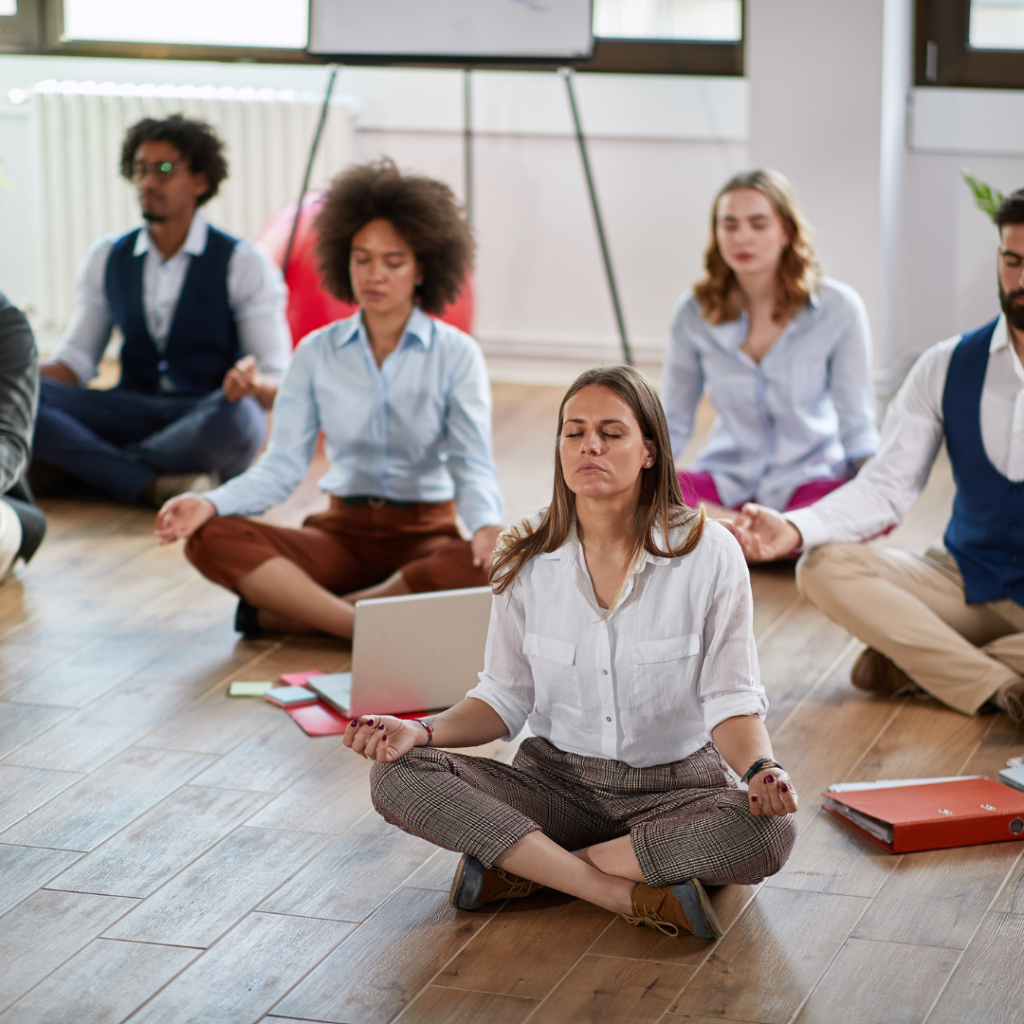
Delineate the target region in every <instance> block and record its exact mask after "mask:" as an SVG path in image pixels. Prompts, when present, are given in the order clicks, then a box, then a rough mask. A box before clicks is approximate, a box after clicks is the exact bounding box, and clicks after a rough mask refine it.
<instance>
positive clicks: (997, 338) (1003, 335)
mask: <svg viewBox="0 0 1024 1024" xmlns="http://www.w3.org/2000/svg"><path fill="white" fill-rule="evenodd" d="M1008 347H1011V346H1010V332H1009V331H1008V330H1007V329H1006V314H1005V313H1000V314H999V319H998V320H997V321H996V326H995V328H994V329H993V331H992V340H991V341H990V342H989V346H988V351H989V355H991V354H992V353H993V352H998V351H999V350H1000V349H1001V348H1008Z"/></svg>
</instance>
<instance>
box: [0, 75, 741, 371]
mask: <svg viewBox="0 0 1024 1024" xmlns="http://www.w3.org/2000/svg"><path fill="white" fill-rule="evenodd" d="M326 75H327V72H326V71H325V70H324V69H322V68H295V67H269V66H265V65H264V66H257V65H243V64H236V65H225V64H220V65H218V64H199V63H184V62H170V61H110V60H102V61H100V60H87V59H82V58H37V57H0V158H3V160H4V164H3V171H4V173H5V174H6V175H7V177H9V178H11V179H12V180H13V181H14V184H15V191H14V192H13V193H11V194H9V195H3V196H0V236H2V237H3V238H5V239H14V238H17V239H18V240H19V244H18V245H17V246H11V245H4V246H2V247H0V288H3V289H4V290H5V291H6V292H7V293H8V295H9V296H10V297H11V299H12V300H13V301H16V302H18V303H20V304H23V305H27V306H28V307H29V308H30V309H31V308H33V307H38V295H39V282H38V280H37V277H38V273H37V272H36V271H35V269H34V268H35V265H36V261H35V258H34V252H33V249H34V243H35V233H36V229H35V225H34V221H35V218H36V216H37V203H36V195H35V189H34V182H35V180H36V177H37V169H36V168H35V167H34V165H33V157H32V147H31V139H30V123H29V119H28V116H27V115H28V109H27V105H25V104H22V105H20V106H19V105H14V104H12V103H11V102H10V100H9V99H8V98H7V97H8V94H9V92H10V90H11V89H27V88H30V87H31V85H32V84H33V83H34V82H36V81H40V80H43V79H47V78H54V79H57V80H64V79H74V80H79V81H81V80H95V81H105V80H114V81H119V82H124V81H133V82H156V83H163V82H171V83H175V84H181V83H192V84H196V85H201V84H213V85H235V86H241V85H250V86H253V87H257V88H260V87H264V86H270V87H274V88H294V89H298V90H300V91H304V90H322V88H323V86H324V84H325V82H326ZM576 83H577V93H578V97H579V102H580V108H581V114H582V118H583V122H584V126H585V129H586V131H587V133H588V136H589V137H590V147H591V148H590V154H591V160H592V166H593V169H594V174H595V178H596V182H597V189H598V193H599V196H600V198H601V203H602V208H603V212H604V215H605V219H606V230H607V233H608V236H609V239H610V243H611V246H612V253H613V260H614V264H615V267H616V270H617V273H618V277H619V284H620V288H621V291H622V296H623V302H624V306H625V316H626V322H627V326H628V328H629V331H630V336H631V340H632V341H633V344H634V346H635V348H636V350H637V353H638V355H640V356H641V357H647V358H651V357H654V358H657V357H658V355H659V354H660V351H661V348H662V345H663V338H664V332H665V326H666V323H667V320H668V316H669V312H670V310H671V307H672V304H673V302H674V301H675V299H676V297H677V296H678V295H679V293H680V292H681V291H683V290H684V289H686V288H687V287H689V285H690V283H692V281H693V280H694V279H695V278H696V277H697V276H698V274H699V271H700V259H701V251H702V249H703V246H704V242H705V237H706V232H707V209H708V205H709V203H710V200H711V197H712V196H713V195H714V193H715V191H716V190H717V188H718V187H719V185H720V184H721V182H722V181H723V180H724V179H725V178H726V177H728V176H729V175H730V174H732V173H734V172H735V171H736V170H737V169H739V168H740V167H742V166H744V165H745V164H746V162H747V147H746V136H747V85H746V82H745V81H743V80H742V79H704V78H683V77H670V78H666V77H660V76H658V77H654V76H596V75H595V76H579V77H578V78H577V80H576ZM462 88H463V81H462V75H461V73H460V72H456V71H443V70H439V71H428V70H416V71H412V70H400V69H344V70H343V72H342V73H341V75H340V76H339V83H338V85H337V86H336V89H337V91H338V92H340V93H341V94H343V95H348V96H351V97H352V98H353V100H354V102H355V104H356V108H357V111H358V132H357V158H359V159H363V158H365V159H370V158H373V157H375V156H378V155H380V154H387V155H390V156H392V157H394V158H395V159H396V160H397V161H398V163H399V164H400V165H402V166H404V167H409V168H415V169H417V170H419V171H423V172H426V173H428V174H433V175H435V176H437V177H439V178H442V179H443V180H445V181H447V182H449V183H450V184H451V185H452V187H453V188H454V189H455V190H456V192H457V193H458V194H460V195H461V194H462V191H463V186H464V181H463V179H464V174H463V149H462V127H463V125H462ZM473 89H474V127H475V129H476V132H477V135H476V139H475V144H474V153H475V167H476V172H475V196H476V202H475V214H476V229H477V239H478V243H479V256H478V266H477V285H478V293H477V294H478V299H477V302H478V305H477V310H478V312H477V334H478V336H479V338H480V340H481V342H482V343H483V344H484V345H485V347H486V348H487V349H489V350H491V351H493V352H519V353H527V354H534V355H552V356H566V355H579V356H581V357H583V358H587V359H596V358H614V357H615V356H616V353H617V351H618V342H617V335H616V332H615V328H614V320H613V317H612V311H611V304H610V301H609V298H608V293H607V289H606V286H605V280H604V275H603V269H602V265H601V262H600V254H599V250H598V246H597V238H596V234H595V230H594V225H593V219H592V216H591V213H590V208H589V205H588V203H587V196H586V191H585V186H584V180H583V174H582V168H581V165H580V160H579V155H578V151H577V149H576V143H575V140H574V137H573V136H572V134H571V130H572V129H571V120H570V116H569V108H568V103H567V98H566V94H565V87H564V83H563V82H562V81H561V80H560V79H559V77H558V76H557V75H556V74H553V73H503V72H474V74H473ZM229 156H230V154H229ZM111 173H112V174H113V173H115V169H114V168H111ZM225 187H226V188H228V187H230V182H229V183H228V185H227V186H225ZM41 340H43V341H44V342H45V341H46V340H47V339H41Z"/></svg>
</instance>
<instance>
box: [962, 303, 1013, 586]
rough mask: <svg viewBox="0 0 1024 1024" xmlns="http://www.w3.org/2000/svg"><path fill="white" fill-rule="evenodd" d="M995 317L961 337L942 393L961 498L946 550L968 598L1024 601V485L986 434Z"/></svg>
mask: <svg viewBox="0 0 1024 1024" xmlns="http://www.w3.org/2000/svg"><path fill="white" fill-rule="evenodd" d="M995 326H996V321H995V320H993V321H992V322H991V323H989V324H986V325H985V326H984V327H979V328H978V330H976V331H971V332H970V333H969V334H965V335H964V336H963V338H961V340H960V343H959V344H958V345H957V346H956V348H955V349H954V350H953V357H952V359H951V360H950V363H949V373H948V374H947V375H946V386H945V389H944V391H943V393H942V415H943V418H944V419H945V425H946V445H947V446H948V448H949V459H950V462H951V463H952V464H953V479H954V480H955V481H956V497H955V499H954V500H953V518H952V519H950V521H949V526H948V527H947V528H946V537H945V541H946V549H947V550H948V551H949V553H950V554H951V555H952V556H953V557H954V558H955V559H956V563H957V565H958V566H959V567H960V572H961V573H962V574H963V577H964V588H965V589H966V591H967V601H968V603H971V604H973V603H975V602H978V601H1000V600H1003V599H1004V598H1010V599H1012V600H1014V601H1016V602H1017V603H1018V604H1024V483H1014V482H1013V481H1012V480H1009V479H1007V477H1005V476H1003V474H1002V473H1000V472H999V470H998V469H996V467H995V466H993V465H992V463H991V462H990V461H989V458H988V455H987V454H986V452H985V446H984V443H983V442H982V437H981V392H982V388H983V387H984V384H985V370H986V369H987V368H988V349H989V345H990V344H991V341H992V332H993V331H994V330H995Z"/></svg>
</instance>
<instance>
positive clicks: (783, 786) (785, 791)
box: [779, 782, 789, 793]
mask: <svg viewBox="0 0 1024 1024" xmlns="http://www.w3.org/2000/svg"><path fill="white" fill-rule="evenodd" d="M779 789H781V790H782V792H783V793H788V792H789V786H787V785H786V784H785V783H784V782H780V783H779Z"/></svg>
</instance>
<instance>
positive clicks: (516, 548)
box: [490, 366, 705, 594]
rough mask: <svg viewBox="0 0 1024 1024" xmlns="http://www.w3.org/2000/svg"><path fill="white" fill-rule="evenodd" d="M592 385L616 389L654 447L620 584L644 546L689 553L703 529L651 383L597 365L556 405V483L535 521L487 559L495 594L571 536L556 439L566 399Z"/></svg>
mask: <svg viewBox="0 0 1024 1024" xmlns="http://www.w3.org/2000/svg"><path fill="white" fill-rule="evenodd" d="M592 384H594V385H597V386H598V387H603V388H608V390H609V391H613V392H615V394H616V395H618V396H619V398H621V399H622V400H623V401H624V402H625V403H626V404H627V405H628V406H629V407H630V409H631V410H632V412H633V415H634V416H635V417H636V422H637V424H638V425H639V427H640V433H641V434H642V435H643V438H644V440H645V441H653V442H654V444H655V446H656V449H657V451H656V454H655V457H654V464H653V465H652V466H651V467H650V468H649V469H644V470H642V471H641V473H642V476H641V480H640V500H639V501H638V502H637V507H636V517H635V519H634V529H635V534H634V540H633V551H632V553H631V556H630V558H629V559H627V561H626V567H625V570H624V572H623V577H622V580H620V582H619V589H621V587H622V583H623V582H625V579H626V576H627V574H628V573H629V570H630V568H631V567H632V566H633V564H634V563H635V561H636V559H637V557H638V556H639V554H640V552H641V551H643V550H647V551H649V552H650V553H651V554H652V555H660V556H661V557H663V558H679V557H681V556H682V555H688V554H689V553H690V552H691V551H692V550H693V549H694V548H695V547H696V546H697V542H698V541H699V540H700V538H701V534H702V533H703V532H704V522H705V514H704V506H703V505H702V506H701V507H700V508H699V509H693V508H690V507H689V506H688V505H687V504H686V503H685V502H684V501H683V495H682V493H681V492H680V490H679V480H678V478H677V477H676V470H675V466H673V464H672V444H671V442H670V441H669V435H668V426H667V424H666V423H665V413H664V411H663V409H662V407H661V402H660V400H659V399H658V396H657V394H655V391H654V388H652V387H651V385H650V382H649V381H648V380H647V378H646V377H644V375H643V374H642V373H640V371H639V370H637V369H635V368H634V367H632V366H600V367H597V368H596V369H593V370H586V371H585V372H584V373H581V374H580V375H579V376H578V377H577V378H576V380H575V381H573V383H572V385H571V387H570V388H569V390H568V391H567V392H566V393H565V397H564V398H563V399H562V404H561V406H560V407H559V409H558V431H557V433H556V434H555V482H554V491H553V493H552V495H551V504H550V505H549V506H548V507H547V508H546V509H545V510H544V513H543V515H542V516H541V520H540V522H539V523H537V524H536V526H533V525H531V524H530V523H528V522H527V521H525V520H521V521H520V522H519V523H517V524H515V525H514V526H513V527H512V528H511V529H510V530H508V531H506V532H505V533H504V534H502V536H501V538H500V540H499V541H498V550H497V551H496V553H495V556H494V561H493V563H492V564H491V575H490V580H491V587H492V589H493V590H494V593H496V594H503V593H504V592H505V591H506V590H508V588H509V587H511V586H512V584H513V583H514V582H515V578H516V576H518V575H519V573H520V572H521V571H522V569H523V567H524V566H525V565H526V563H527V562H528V561H529V560H530V559H531V558H533V557H534V555H539V554H541V553H542V552H548V551H557V550H558V549H559V548H560V547H561V546H562V545H563V544H564V543H565V542H566V540H567V538H568V536H569V532H570V530H571V529H572V526H573V521H574V519H575V515H576V495H575V494H574V493H573V492H572V491H571V490H570V489H569V486H568V485H567V484H566V482H565V476H564V475H563V473H562V460H561V455H560V453H559V443H560V441H561V437H562V425H563V422H564V419H565V406H566V403H567V402H568V401H569V399H570V398H572V396H573V395H575V394H576V392H577V391H580V390H582V389H583V388H585V387H589V386H590V385H592ZM687 523H692V526H691V528H690V531H689V532H688V533H687V535H686V538H685V540H684V541H683V542H682V543H681V544H677V545H673V544H672V543H670V541H669V536H668V534H669V530H671V529H673V528H674V527H678V526H685V525H686V524H687ZM577 532H578V534H579V536H580V539H581V540H582V539H583V531H582V528H581V527H580V526H579V524H577ZM658 533H660V534H661V540H662V543H661V544H660V545H659V544H658V543H656V542H655V539H654V538H655V535H656V534H658Z"/></svg>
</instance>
